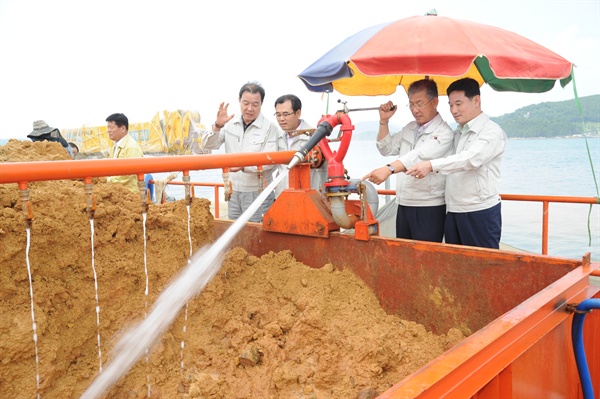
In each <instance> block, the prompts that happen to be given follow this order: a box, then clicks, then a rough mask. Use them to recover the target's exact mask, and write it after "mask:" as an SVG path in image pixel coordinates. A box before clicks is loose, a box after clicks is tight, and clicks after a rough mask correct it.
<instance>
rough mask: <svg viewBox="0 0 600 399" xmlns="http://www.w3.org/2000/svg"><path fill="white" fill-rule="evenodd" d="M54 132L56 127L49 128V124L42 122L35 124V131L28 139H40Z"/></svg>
mask: <svg viewBox="0 0 600 399" xmlns="http://www.w3.org/2000/svg"><path fill="white" fill-rule="evenodd" d="M54 130H57V129H56V128H54V127H50V126H48V124H47V123H46V122H44V121H42V120H39V121H35V122H33V131H32V132H31V133H29V134H28V135H27V137H38V136H42V135H44V134H48V133H50V132H52V131H54Z"/></svg>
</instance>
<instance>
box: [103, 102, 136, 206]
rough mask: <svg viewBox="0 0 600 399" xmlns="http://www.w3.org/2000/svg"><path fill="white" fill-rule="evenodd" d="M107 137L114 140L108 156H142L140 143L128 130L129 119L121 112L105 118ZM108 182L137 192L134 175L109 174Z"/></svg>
mask: <svg viewBox="0 0 600 399" xmlns="http://www.w3.org/2000/svg"><path fill="white" fill-rule="evenodd" d="M106 122H108V123H107V124H106V128H107V131H108V138H109V139H111V140H112V141H114V142H115V145H114V146H113V147H112V148H111V149H110V158H138V157H143V156H144V152H143V151H142V148H141V147H140V145H139V144H138V143H137V141H135V140H134V139H133V137H131V136H130V135H129V134H128V132H129V120H128V119H127V117H126V116H125V115H123V114H112V115H110V116H109V117H108V118H106ZM108 182H109V183H118V184H122V185H124V186H125V187H127V188H128V189H129V190H131V192H133V193H135V194H139V192H140V191H139V188H138V180H137V176H136V175H126V176H111V177H109V178H108Z"/></svg>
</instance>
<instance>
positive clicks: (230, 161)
mask: <svg viewBox="0 0 600 399" xmlns="http://www.w3.org/2000/svg"><path fill="white" fill-rule="evenodd" d="M294 153H295V152H294V151H279V152H260V153H236V154H205V155H179V156H170V157H152V158H149V157H148V158H146V157H145V158H127V159H82V160H77V161H75V160H70V161H51V162H49V161H44V162H5V163H3V164H2V167H1V172H0V184H6V183H19V182H32V181H45V180H61V179H78V178H85V177H104V176H120V175H133V174H139V173H160V172H172V171H175V170H201V169H220V168H222V167H223V165H228V166H229V167H241V166H261V165H275V164H288V163H289V162H290V161H291V160H292V157H293V156H294Z"/></svg>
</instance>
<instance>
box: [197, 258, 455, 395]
mask: <svg viewBox="0 0 600 399" xmlns="http://www.w3.org/2000/svg"><path fill="white" fill-rule="evenodd" d="M195 306H197V307H196V308H195V311H194V313H193V319H192V320H193V321H192V325H191V331H194V332H195V335H196V339H198V340H201V344H200V347H201V349H200V351H199V352H197V353H196V354H195V356H194V359H193V360H194V365H193V373H192V374H191V380H190V382H191V386H190V388H189V397H190V398H234V397H235V398H359V397H360V398H368V397H374V395H375V393H382V392H383V391H384V390H386V389H387V388H389V387H391V386H392V385H393V384H394V383H396V382H398V381H400V380H401V379H402V378H404V377H405V376H407V375H408V374H410V373H411V372H413V371H415V370H416V369H417V368H419V367H420V366H422V365H424V364H425V363H426V362H428V361H429V360H431V359H433V358H434V357H437V356H439V355H440V354H441V353H442V352H444V351H445V350H446V347H447V345H451V344H452V343H453V342H450V341H452V340H451V339H448V338H446V337H439V336H435V335H433V334H431V333H428V332H426V331H425V329H424V327H423V326H422V325H419V324H416V323H414V322H408V321H404V320H401V319H399V318H398V317H395V316H391V315H387V314H386V313H385V312H384V310H383V309H382V308H381V306H380V305H379V303H378V302H377V299H376V297H375V296H374V294H373V293H372V292H371V291H370V289H369V288H368V287H367V286H366V285H365V284H364V283H363V282H362V281H361V280H360V279H359V278H358V277H356V276H355V275H354V274H352V272H350V271H348V270H344V271H339V270H337V269H336V268H335V267H334V266H333V265H331V264H328V265H325V266H324V267H322V268H321V269H312V268H310V267H308V266H305V265H303V264H302V263H299V262H298V261H296V260H295V259H294V257H293V256H292V254H291V253H290V252H289V251H283V252H280V253H269V254H266V255H264V256H262V257H261V258H257V257H255V256H252V255H248V254H247V252H246V251H245V250H243V249H240V248H237V249H235V250H233V251H230V252H229V254H228V256H227V258H226V260H225V262H224V263H223V267H222V269H221V270H220V272H219V274H218V275H217V276H216V278H215V279H213V281H212V282H211V283H210V285H208V286H207V288H206V289H205V290H204V291H203V293H202V295H201V296H200V297H199V298H198V300H197V301H195Z"/></svg>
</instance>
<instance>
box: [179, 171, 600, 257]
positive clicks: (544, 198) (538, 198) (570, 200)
mask: <svg viewBox="0 0 600 399" xmlns="http://www.w3.org/2000/svg"><path fill="white" fill-rule="evenodd" d="M169 184H174V185H183V184H184V183H181V182H169ZM191 184H192V185H196V186H203V187H214V188H215V191H214V194H215V197H214V198H215V199H214V203H215V218H219V217H220V215H219V211H218V203H219V187H223V183H206V182H202V183H196V182H192V183H191ZM377 194H379V195H393V196H395V195H396V191H395V190H377ZM500 197H501V198H502V200H504V201H526V202H541V203H542V204H543V209H542V252H541V253H542V254H543V255H548V235H549V228H548V220H549V214H550V203H551V202H554V203H566V204H592V205H593V204H600V198H597V197H566V196H556V195H521V194H500Z"/></svg>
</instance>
